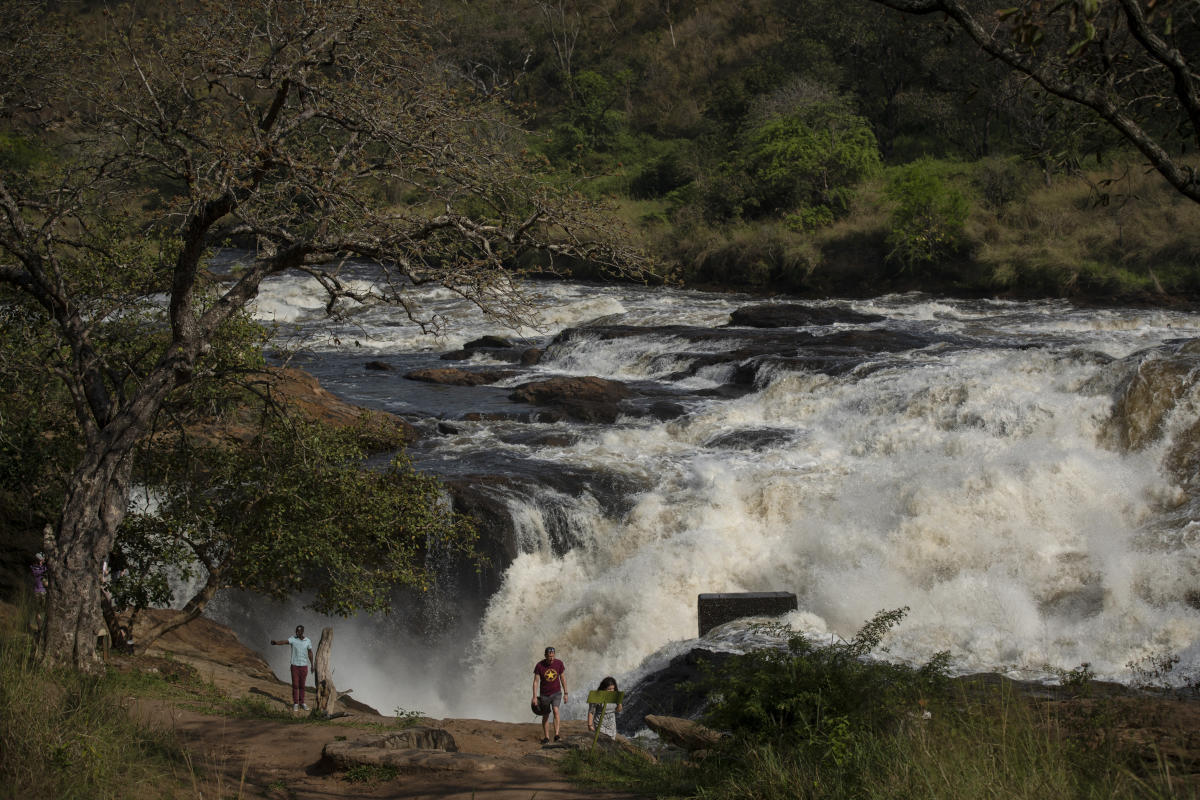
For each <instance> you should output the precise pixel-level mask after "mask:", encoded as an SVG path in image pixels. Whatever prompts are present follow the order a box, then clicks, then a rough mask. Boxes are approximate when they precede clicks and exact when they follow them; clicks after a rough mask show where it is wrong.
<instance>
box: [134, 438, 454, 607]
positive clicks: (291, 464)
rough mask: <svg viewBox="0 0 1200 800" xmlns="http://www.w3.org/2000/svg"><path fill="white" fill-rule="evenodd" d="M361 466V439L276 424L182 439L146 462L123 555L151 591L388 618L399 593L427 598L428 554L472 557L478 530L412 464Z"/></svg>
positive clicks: (397, 460) (402, 461) (399, 461)
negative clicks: (212, 594)
mask: <svg viewBox="0 0 1200 800" xmlns="http://www.w3.org/2000/svg"><path fill="white" fill-rule="evenodd" d="M364 456H365V453H364V451H363V449H362V439H361V432H360V431H358V430H354V429H348V430H334V429H331V428H329V427H328V426H325V425H322V424H320V423H317V422H312V421H307V420H303V419H297V418H291V417H286V416H278V415H272V416H271V417H269V418H268V419H266V420H265V421H264V424H263V426H262V428H261V429H259V430H257V431H255V432H254V434H253V435H252V436H250V437H249V438H246V439H238V438H235V437H230V438H226V439H219V440H213V441H196V440H195V439H194V438H187V437H181V438H180V439H178V440H176V441H174V442H172V443H171V445H170V446H164V447H161V448H160V449H159V451H158V452H156V453H154V454H152V455H151V456H150V457H148V458H147V459H146V460H145V462H144V467H143V468H144V470H145V473H144V474H145V478H146V480H147V482H148V494H149V498H150V500H151V503H150V504H149V505H148V507H147V508H145V509H144V510H142V511H139V512H137V513H132V514H130V516H129V517H128V518H127V520H126V524H125V526H124V527H123V528H122V530H121V533H120V535H119V537H118V546H119V547H120V548H121V550H122V552H123V553H124V554H125V555H126V557H127V558H128V560H129V561H130V567H131V573H132V574H134V575H138V576H140V580H141V581H143V582H153V581H162V580H163V576H164V575H167V574H171V573H173V572H180V573H183V574H184V575H191V574H194V575H196V576H198V577H200V578H203V579H205V580H206V581H207V582H208V585H209V586H215V587H216V588H219V587H223V586H232V587H237V588H240V589H246V590H249V591H252V592H256V593H259V594H263V595H266V596H268V597H273V598H277V599H284V598H287V597H290V596H292V595H296V594H305V595H308V596H310V597H311V601H310V607H312V608H314V609H315V610H317V611H319V612H321V613H326V614H341V615H348V614H350V613H353V612H354V611H357V610H365V611H374V612H386V611H388V610H390V608H391V597H392V592H393V590H394V589H395V588H397V587H412V588H417V589H424V588H426V586H427V585H428V581H429V574H428V568H427V565H426V563H425V559H424V554H425V553H426V551H427V550H428V549H429V548H430V547H432V546H435V545H436V546H438V547H440V548H442V549H443V550H445V551H446V552H452V553H463V554H470V553H471V552H472V543H473V541H474V531H473V529H472V528H471V527H470V526H469V525H468V524H467V523H466V522H465V521H464V520H463V519H461V518H459V517H457V516H456V515H454V514H453V513H452V512H451V510H450V509H449V507H448V504H447V503H446V502H445V501H444V499H443V497H442V494H441V490H440V486H439V484H438V483H437V481H436V480H434V479H433V478H431V477H429V476H426V475H423V474H421V473H419V472H417V471H416V470H415V469H413V467H412V465H411V463H410V462H408V461H407V460H406V459H405V458H404V457H402V456H397V457H396V458H395V459H394V460H393V461H392V462H391V463H390V464H389V465H388V466H387V467H386V468H384V469H381V470H375V469H368V468H365V467H364V465H363V458H364Z"/></svg>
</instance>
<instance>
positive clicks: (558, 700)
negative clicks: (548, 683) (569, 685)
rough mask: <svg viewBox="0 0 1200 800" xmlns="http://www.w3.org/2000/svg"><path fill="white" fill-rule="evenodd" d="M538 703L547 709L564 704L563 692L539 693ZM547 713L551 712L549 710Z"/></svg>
mask: <svg viewBox="0 0 1200 800" xmlns="http://www.w3.org/2000/svg"><path fill="white" fill-rule="evenodd" d="M538 705H540V706H541V707H542V708H545V709H549V708H550V707H554V708H558V707H559V706H561V705H562V692H555V693H554V694H542V695H538ZM546 713H547V714H548V713H550V712H549V711H547V712H546Z"/></svg>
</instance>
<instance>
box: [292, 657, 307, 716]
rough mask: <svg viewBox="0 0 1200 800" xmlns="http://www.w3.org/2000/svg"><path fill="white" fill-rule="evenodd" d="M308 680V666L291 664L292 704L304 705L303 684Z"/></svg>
mask: <svg viewBox="0 0 1200 800" xmlns="http://www.w3.org/2000/svg"><path fill="white" fill-rule="evenodd" d="M307 681H308V667H297V666H296V665H295V664H292V704H293V705H298V706H301V705H304V684H305V683H306V682H307Z"/></svg>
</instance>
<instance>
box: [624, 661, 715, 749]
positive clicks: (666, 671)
mask: <svg viewBox="0 0 1200 800" xmlns="http://www.w3.org/2000/svg"><path fill="white" fill-rule="evenodd" d="M729 658H730V654H729V653H724V652H719V651H715V650H706V649H704V648H700V647H697V648H695V649H693V650H689V651H688V652H686V653H683V654H681V655H678V656H676V657H675V658H673V659H671V662H670V663H669V664H667V666H665V667H663V668H662V669H660V670H658V671H657V672H653V673H651V674H650V675H647V676H646V677H645V678H643V679H642V680H641V681H640V682H639V683H638V684H637V685H635V686H634V687H633V689H632V690H630V691H629V692H628V693H627V694H626V695H625V707H624V709H623V710H622V711H621V713H620V714H618V715H617V730H618V731H619V732H621V733H624V734H627V735H628V734H634V733H636V732H637V731H638V730H640V729H641V727H642V724H643V723H642V720H643V719H644V718H646V717H647V716H649V715H659V716H668V717H687V718H695V717H698V716H700V714H701V713H703V712H704V709H705V707H706V705H707V701H706V698H705V696H704V694H703V692H701V691H699V690H696V689H689V688H687V687H689V686H694V685H695V684H696V683H697V682H698V681H700V679H701V678H703V677H704V675H705V672H704V665H708V666H709V667H713V668H715V667H719V666H720V665H721V664H723V663H724V662H725V661H726V660H728V659H729Z"/></svg>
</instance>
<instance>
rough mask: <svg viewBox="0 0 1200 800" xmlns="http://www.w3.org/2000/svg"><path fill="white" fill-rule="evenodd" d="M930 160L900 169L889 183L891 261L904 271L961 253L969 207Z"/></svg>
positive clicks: (889, 254) (887, 194) (887, 193)
mask: <svg viewBox="0 0 1200 800" xmlns="http://www.w3.org/2000/svg"><path fill="white" fill-rule="evenodd" d="M935 167H936V164H935V163H934V162H932V161H930V160H928V159H922V160H920V161H915V162H913V163H912V164H908V165H906V166H904V167H901V168H900V169H899V170H898V171H897V173H896V175H895V176H894V177H893V178H892V179H891V180H890V181H889V182H888V186H887V190H886V196H887V198H888V200H890V201H892V203H894V204H895V205H894V207H893V209H892V215H891V220H890V222H889V227H888V246H889V247H890V248H891V251H890V252H889V253H888V257H889V258H891V259H893V260H895V261H896V262H898V263H899V264H900V265H901V266H902V267H903V268H905V269H915V268H916V267H918V266H921V265H929V264H936V263H937V262H938V261H941V260H942V259H944V258H945V257H946V256H949V255H951V254H953V253H955V252H957V251H958V250H960V249H961V247H962V245H963V225H964V223H965V222H966V221H967V213H968V212H969V211H970V206H969V205H968V203H967V199H966V197H965V196H964V195H963V193H962V192H960V191H959V190H958V189H957V188H955V187H954V186H953V185H951V184H950V183H949V182H948V181H946V180H945V179H943V178H942V177H941V176H940V175H939V174H938V172H937V170H936V168H935Z"/></svg>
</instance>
